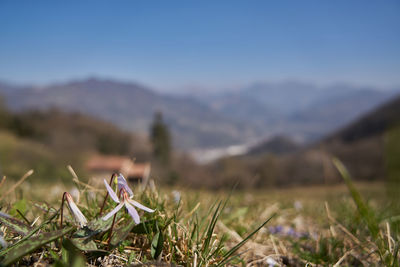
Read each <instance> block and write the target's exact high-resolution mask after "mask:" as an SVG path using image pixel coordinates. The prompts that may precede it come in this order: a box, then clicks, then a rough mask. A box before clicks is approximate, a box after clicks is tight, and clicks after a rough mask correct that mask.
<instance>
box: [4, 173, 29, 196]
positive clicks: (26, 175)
mask: <svg viewBox="0 0 400 267" xmlns="http://www.w3.org/2000/svg"><path fill="white" fill-rule="evenodd" d="M32 174H33V170H29V171H28V172H27V173H25V174H24V176H22V177H21V179H19V181H18V182H16V183H15V184H14V185H13V186H11V188H10V189H8V191H7V192H5V193H4V194H3V195H2V196H1V197H0V200H3V198H5V197H6V196H7V195H8V194H10V193H11V192H13V191H14V190H15V189H16V188H17V187H18V186H20V185H21V184H22V183H23V182H24V181H25V180H26V179H27V178H28V177H29V176H31V175H32ZM3 179H4V178H3Z"/></svg>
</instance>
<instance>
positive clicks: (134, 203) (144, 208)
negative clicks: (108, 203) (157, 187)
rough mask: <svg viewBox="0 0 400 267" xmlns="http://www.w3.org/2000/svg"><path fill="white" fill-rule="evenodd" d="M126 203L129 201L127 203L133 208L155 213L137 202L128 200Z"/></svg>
mask: <svg viewBox="0 0 400 267" xmlns="http://www.w3.org/2000/svg"><path fill="white" fill-rule="evenodd" d="M128 201H129V203H131V204H132V205H133V206H136V207H138V208H139V209H142V210H144V211H147V212H154V211H155V210H152V209H150V208H148V207H146V206H143V205H142V204H140V203H139V202H137V201H135V200H133V199H129V200H128Z"/></svg>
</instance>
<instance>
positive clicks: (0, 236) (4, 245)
mask: <svg viewBox="0 0 400 267" xmlns="http://www.w3.org/2000/svg"><path fill="white" fill-rule="evenodd" d="M0 246H1V247H2V248H7V247H8V244H7V241H5V240H4V238H3V234H0Z"/></svg>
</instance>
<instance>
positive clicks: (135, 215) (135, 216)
mask: <svg viewBox="0 0 400 267" xmlns="http://www.w3.org/2000/svg"><path fill="white" fill-rule="evenodd" d="M125 208H126V209H127V210H128V213H129V215H131V217H132V219H133V220H134V221H135V223H136V224H139V223H140V217H139V214H138V213H137V211H136V210H135V208H134V207H133V206H132V205H131V204H129V203H128V202H125Z"/></svg>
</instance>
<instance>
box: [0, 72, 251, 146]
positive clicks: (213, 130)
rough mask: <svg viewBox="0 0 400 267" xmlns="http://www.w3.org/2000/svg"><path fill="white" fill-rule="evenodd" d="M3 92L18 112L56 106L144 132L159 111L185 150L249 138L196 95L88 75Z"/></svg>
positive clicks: (3, 87) (2, 88)
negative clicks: (160, 92)
mask: <svg viewBox="0 0 400 267" xmlns="http://www.w3.org/2000/svg"><path fill="white" fill-rule="evenodd" d="M10 88H11V89H10ZM0 93H2V94H4V95H5V97H6V99H7V104H8V105H9V106H10V108H12V109H14V110H21V109H30V108H40V109H43V108H48V107H51V106H56V107H59V108H61V109H63V110H66V111H78V112H82V113H86V114H90V115H94V116H98V117H100V118H102V119H106V120H108V121H111V122H113V123H114V124H117V125H119V126H120V127H122V128H124V129H128V130H133V131H138V132H147V131H148V129H149V126H150V123H151V121H152V119H153V115H154V113H155V112H156V111H162V112H163V114H164V117H165V120H166V121H167V123H168V124H170V126H171V129H172V131H173V135H174V137H175V139H174V141H175V145H176V146H178V147H180V148H187V147H193V146H207V145H214V144H215V143H219V144H221V145H229V144H231V143H235V142H240V141H241V140H243V138H244V136H243V135H244V134H243V132H244V131H242V130H241V128H243V127H241V124H240V123H236V122H234V121H232V120H230V119H227V118H224V117H223V116H221V115H220V114H218V113H215V112H213V111H211V110H209V108H208V107H207V106H205V105H203V104H201V103H199V102H198V101H196V100H195V99H191V98H187V97H185V98H184V97H176V96H169V95H162V94H159V93H157V92H154V91H152V90H150V89H148V88H146V87H144V86H141V85H138V84H134V83H120V82H115V81H109V80H99V79H88V80H84V81H77V82H71V83H67V84H60V85H50V86H46V87H41V88H33V87H28V88H19V87H16V86H14V87H13V86H5V85H3V86H1V87H0ZM250 134H252V133H250Z"/></svg>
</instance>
